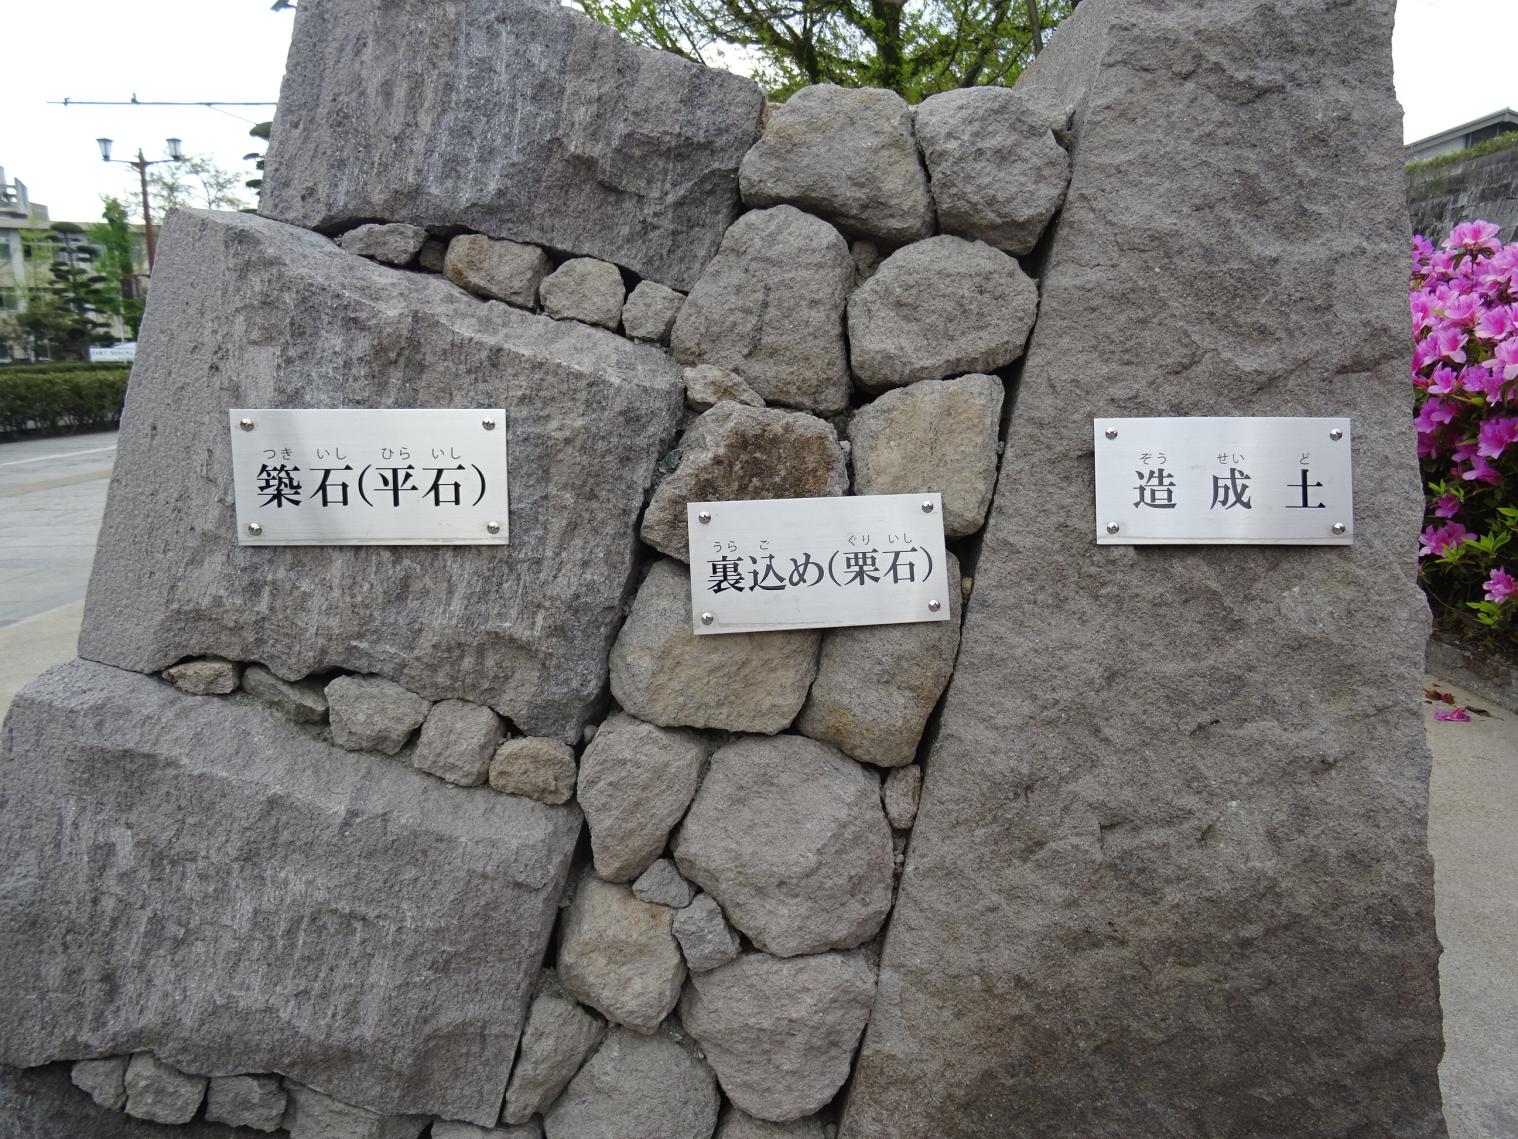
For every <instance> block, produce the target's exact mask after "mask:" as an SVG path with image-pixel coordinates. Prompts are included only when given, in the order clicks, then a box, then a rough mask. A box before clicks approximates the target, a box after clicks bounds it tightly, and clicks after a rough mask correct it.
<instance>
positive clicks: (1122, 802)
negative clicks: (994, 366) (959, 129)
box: [841, 0, 1445, 1139]
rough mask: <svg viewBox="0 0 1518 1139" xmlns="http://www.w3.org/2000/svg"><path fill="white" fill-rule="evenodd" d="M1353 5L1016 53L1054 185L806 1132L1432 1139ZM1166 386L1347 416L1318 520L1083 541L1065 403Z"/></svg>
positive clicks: (1404, 617) (1180, 399)
mask: <svg viewBox="0 0 1518 1139" xmlns="http://www.w3.org/2000/svg"><path fill="white" fill-rule="evenodd" d="M1392 16H1393V5H1392V2H1391V0H1359V2H1356V3H1346V4H1336V5H1324V4H1322V3H1319V2H1317V0H1272V2H1269V3H1267V2H1264V0H1202V2H1199V3H1192V4H1175V3H1171V2H1169V0H1087V2H1086V3H1083V4H1081V6H1080V8H1079V9H1078V10H1077V11H1076V12H1075V14H1074V15H1073V16H1072V17H1071V18H1070V19H1069V20H1067V21H1066V22H1065V23H1064V24H1063V25H1062V26H1061V27H1060V29H1059V31H1058V32H1057V33H1056V34H1055V36H1054V37H1053V40H1052V42H1051V44H1050V45H1049V47H1048V48H1046V49H1045V51H1044V52H1043V54H1042V55H1041V57H1040V58H1039V60H1038V61H1037V63H1035V64H1034V65H1033V67H1032V68H1031V70H1030V71H1029V72H1028V73H1026V74H1025V75H1024V77H1023V80H1022V84H1021V86H1023V87H1028V88H1031V89H1032V90H1030V91H1029V94H1030V97H1033V98H1035V99H1036V101H1038V102H1039V103H1042V104H1047V105H1049V106H1062V105H1067V104H1069V103H1074V104H1076V106H1077V112H1076V118H1075V126H1074V142H1073V145H1072V153H1073V173H1072V178H1071V184H1070V192H1069V195H1068V196H1067V198H1066V202H1065V206H1064V210H1063V212H1062V214H1061V216H1060V219H1059V221H1058V222H1057V223H1056V229H1055V232H1054V234H1053V237H1052V240H1051V244H1050V251H1049V259H1048V263H1047V265H1045V266H1044V267H1043V270H1042V281H1043V297H1044V302H1043V307H1042V315H1041V317H1040V319H1039V323H1038V326H1037V329H1036V331H1035V333H1034V337H1033V341H1032V344H1031V347H1030V350H1029V353H1028V359H1027V362H1026V367H1025V370H1024V371H1023V374H1022V382H1021V388H1020V391H1019V395H1018V401H1017V409H1016V413H1015V414H1014V415H1013V417H1012V425H1011V434H1010V437H1009V439H1008V441H1007V453H1006V460H1005V466H1004V469H1003V473H1002V485H1003V486H1004V487H1006V488H1010V492H1009V493H1002V494H998V495H997V497H996V500H995V503H994V505H993V507H992V511H991V517H990V520H989V522H988V524H987V527H986V532H985V542H984V548H983V549H982V551H981V554H980V558H979V562H978V565H977V566H976V587H975V593H974V596H973V598H972V600H971V602H970V604H969V605H968V607H967V609H968V612H967V616H966V621H965V628H964V645H963V648H962V649H961V652H960V657H959V665H958V669H957V671H956V673H955V676H954V681H953V683H952V684H951V686H950V688H949V692H948V696H947V700H946V704H945V708H944V711H943V715H942V718H941V722H940V724H939V728H938V735H937V739H936V742H935V744H934V746H933V747H932V749H931V751H930V753H929V754H928V757H927V761H926V770H927V774H926V781H925V785H924V788H923V800H922V806H921V809H920V811H919V814H918V817H917V824H916V828H915V830H914V831H913V835H912V843H911V848H910V853H909V856H908V859H907V864H906V870H905V874H904V876H903V878H902V882H901V889H900V894H899V900H898V903H897V906H896V910H895V912H894V914H893V916H892V919H891V926H890V932H889V934H888V935H887V937H886V942H885V948H884V955H883V959H882V964H881V976H880V986H879V991H878V993H877V997H876V1001H875V1009H874V1013H873V1018H872V1020H871V1023H870V1027H869V1030H868V1032H867V1034H866V1038H865V1043H864V1047H863V1050H862V1052H861V1055H860V1059H859V1064H858V1068H857V1071H856V1075H855V1079H854V1083H853V1087H852V1089H851V1092H850V1096H849V1102H848V1110H847V1117H846V1119H845V1120H844V1123H843V1126H842V1132H841V1134H842V1139H877V1137H879V1136H882V1135H887V1134H889V1135H891V1136H892V1137H893V1139H926V1137H929V1136H931V1137H933V1139H972V1137H974V1139H979V1137H982V1136H985V1135H987V1134H998V1135H1002V1134H1004V1135H1037V1136H1041V1137H1045V1136H1047V1137H1050V1139H1059V1137H1070V1139H1076V1137H1086V1136H1091V1135H1123V1136H1139V1135H1166V1136H1173V1137H1177V1139H1185V1137H1196V1139H1202V1137H1211V1136H1218V1135H1236V1136H1245V1135H1249V1136H1266V1135H1290V1136H1293V1137H1302V1139H1308V1137H1329V1136H1334V1137H1339V1136H1345V1135H1364V1136H1378V1137H1380V1136H1386V1137H1396V1139H1404V1137H1409V1139H1410V1137H1416V1139H1429V1137H1439V1136H1443V1135H1444V1134H1445V1127H1444V1122H1443V1120H1442V1118H1441V1114H1440V1093H1439V1083H1438V1064H1439V1058H1440V1052H1441V1047H1442V1042H1441V1029H1440V1009H1439V996H1438V974H1437V963H1438V954H1439V946H1438V942H1437V941H1436V939H1435V934H1434V914H1433V893H1432V891H1433V877H1432V867H1431V865H1430V859H1429V854H1428V844H1427V803H1428V772H1429V755H1428V751H1427V747H1426V744H1425V740H1424V732H1423V723H1422V718H1421V712H1420V707H1419V695H1420V693H1421V689H1422V662H1423V646H1424V641H1425V638H1426V635H1427V626H1428V610H1427V606H1426V604H1425V602H1424V600H1423V598H1422V596H1421V595H1420V593H1419V590H1418V588H1417V584H1416V582H1415V580H1414V574H1413V568H1414V567H1413V559H1412V555H1411V552H1410V551H1411V548H1412V547H1411V546H1410V545H1409V542H1410V536H1411V535H1413V534H1415V533H1416V532H1417V530H1418V526H1419V520H1420V515H1421V511H1422V508H1423V506H1422V504H1423V499H1422V494H1421V487H1420V482H1419V478H1418V470H1417V466H1416V462H1415V458H1414V439H1413V428H1412V424H1411V423H1410V421H1409V419H1408V401H1407V394H1406V383H1407V368H1408V353H1409V338H1408V330H1407V328H1408V326H1407V242H1408V236H1409V229H1408V221H1407V202H1406V199H1405V197H1404V189H1403V172H1402V154H1401V145H1400V143H1401V131H1400V123H1401V116H1400V114H1399V112H1398V107H1397V102H1396V98H1395V96H1394V94H1393V91H1392V61H1391V31H1392ZM1324 76H1332V77H1333V80H1332V82H1331V83H1325V82H1324ZM1304 297H1315V298H1320V303H1313V304H1305V305H1304V304H1303V300H1302V298H1304ZM1283 313H1289V314H1290V317H1289V320H1288V321H1287V323H1286V324H1284V325H1283V323H1282V314H1283ZM1135 361H1140V362H1141V365H1140V366H1138V367H1135V366H1134V362H1135ZM1188 414H1192V415H1218V414H1228V415H1315V416H1328V415H1335V416H1338V415H1347V416H1352V417H1353V419H1354V423H1355V468H1356V469H1355V484H1356V485H1355V491H1356V494H1355V506H1356V511H1357V516H1358V517H1357V524H1356V531H1355V544H1354V545H1353V546H1351V547H1344V548H1332V549H1323V548H1318V549H1313V548H1293V547H1271V546H1262V547H1194V548H1193V547H1168V548H1167V547H1131V546H1107V547H1100V546H1097V545H1096V544H1095V543H1094V542H1093V540H1092V534H1093V532H1094V528H1095V520H1094V518H1093V515H1092V505H1091V504H1092V463H1091V419H1092V417H1093V416H1106V415H1122V416H1167V415H1188ZM1033 486H1036V487H1037V488H1039V493H1037V494H1028V493H1024V491H1025V488H1028V487H1033ZM1051 520H1063V521H1060V522H1058V523H1057V524H1051Z"/></svg>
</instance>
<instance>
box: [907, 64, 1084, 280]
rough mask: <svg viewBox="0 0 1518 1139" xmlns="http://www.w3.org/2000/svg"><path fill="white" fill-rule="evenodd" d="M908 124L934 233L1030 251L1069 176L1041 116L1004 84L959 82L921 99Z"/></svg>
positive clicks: (1008, 249)
mask: <svg viewBox="0 0 1518 1139" xmlns="http://www.w3.org/2000/svg"><path fill="white" fill-rule="evenodd" d="M916 128H917V142H918V144H919V145H920V146H921V147H922V156H923V158H924V160H925V161H926V162H927V164H928V173H929V175H931V177H932V179H933V202H934V204H935V205H936V206H937V207H938V228H939V230H940V231H942V232H943V233H953V234H958V235H959V236H960V237H968V238H972V239H975V240H979V241H984V242H986V243H987V244H988V245H994V246H996V248H997V249H1001V250H1005V251H1006V252H1008V253H1012V254H1015V255H1017V256H1019V257H1020V256H1022V255H1023V254H1024V253H1028V252H1029V251H1031V250H1032V248H1033V247H1034V246H1035V245H1037V244H1038V239H1039V237H1040V236H1041V235H1042V234H1043V232H1044V227H1045V226H1047V225H1048V224H1049V219H1050V218H1052V217H1053V216H1054V213H1055V211H1056V210H1058V209H1059V204H1060V202H1062V201H1064V198H1065V186H1066V184H1067V183H1068V182H1069V181H1070V155H1069V154H1067V153H1066V151H1065V148H1064V147H1062V146H1060V144H1059V143H1058V142H1056V141H1055V138H1054V131H1053V130H1052V129H1051V128H1052V124H1051V123H1050V121H1049V116H1048V115H1047V114H1045V113H1043V112H1041V111H1039V110H1038V109H1036V108H1034V107H1033V106H1031V105H1030V104H1029V102H1028V100H1027V99H1026V97H1025V96H1024V95H1023V94H1021V93H1020V92H1018V91H1015V90H1013V89H1012V88H1010V87H961V88H959V89H957V90H953V91H944V92H941V93H940V94H937V95H933V96H931V97H930V98H927V99H924V100H923V102H922V104H921V105H920V106H919V107H918V108H917V117H916Z"/></svg>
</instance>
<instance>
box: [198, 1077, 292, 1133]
mask: <svg viewBox="0 0 1518 1139" xmlns="http://www.w3.org/2000/svg"><path fill="white" fill-rule="evenodd" d="M285 1105H286V1096H285V1089H284V1088H283V1087H282V1086H281V1084H280V1081H279V1078H278V1077H277V1076H213V1077H212V1078H211V1086H210V1087H209V1088H208V1089H206V1118H207V1119H212V1120H216V1121H218V1122H220V1123H231V1124H234V1125H235V1126H238V1127H249V1128H252V1129H253V1130H254V1131H278V1130H279V1128H280V1123H281V1120H283V1119H284V1117H285Z"/></svg>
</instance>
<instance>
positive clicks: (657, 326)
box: [622, 281, 685, 344]
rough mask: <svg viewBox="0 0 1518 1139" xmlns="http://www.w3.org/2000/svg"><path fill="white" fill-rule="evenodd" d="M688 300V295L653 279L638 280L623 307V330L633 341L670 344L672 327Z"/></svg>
mask: <svg viewBox="0 0 1518 1139" xmlns="http://www.w3.org/2000/svg"><path fill="white" fill-rule="evenodd" d="M684 303H685V294H684V293H677V292H675V290H674V289H670V288H666V287H665V286H663V285H660V284H658V283H656V282H654V281H639V282H638V283H637V285H636V286H634V288H633V291H632V292H631V293H629V294H628V295H627V301H626V303H625V304H623V306H622V331H623V332H624V333H625V334H626V335H628V336H631V337H632V338H633V339H634V340H652V341H653V342H655V343H656V344H667V343H669V330H670V329H671V328H673V327H674V326H675V316H676V315H677V314H678V313H679V311H680V306H681V305H683V304H684Z"/></svg>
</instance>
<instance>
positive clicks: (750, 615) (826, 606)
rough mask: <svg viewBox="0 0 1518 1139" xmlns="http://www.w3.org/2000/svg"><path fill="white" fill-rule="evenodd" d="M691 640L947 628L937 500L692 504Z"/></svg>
mask: <svg viewBox="0 0 1518 1139" xmlns="http://www.w3.org/2000/svg"><path fill="white" fill-rule="evenodd" d="M686 524H687V526H688V527H689V528H690V570H691V573H690V599H691V630H692V631H693V632H696V633H752V632H757V631H761V630H767V629H826V628H832V627H835V626H838V625H899V624H903V623H905V622H908V621H947V620H948V619H949V590H950V588H954V589H958V588H959V583H958V582H950V581H949V576H948V559H947V558H946V557H945V556H944V545H943V500H942V497H941V496H940V495H937V494H876V495H864V496H860V497H855V498H775V499H761V500H756V501H748V502H692V503H690V505H689V506H688V507H687V508H686Z"/></svg>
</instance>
